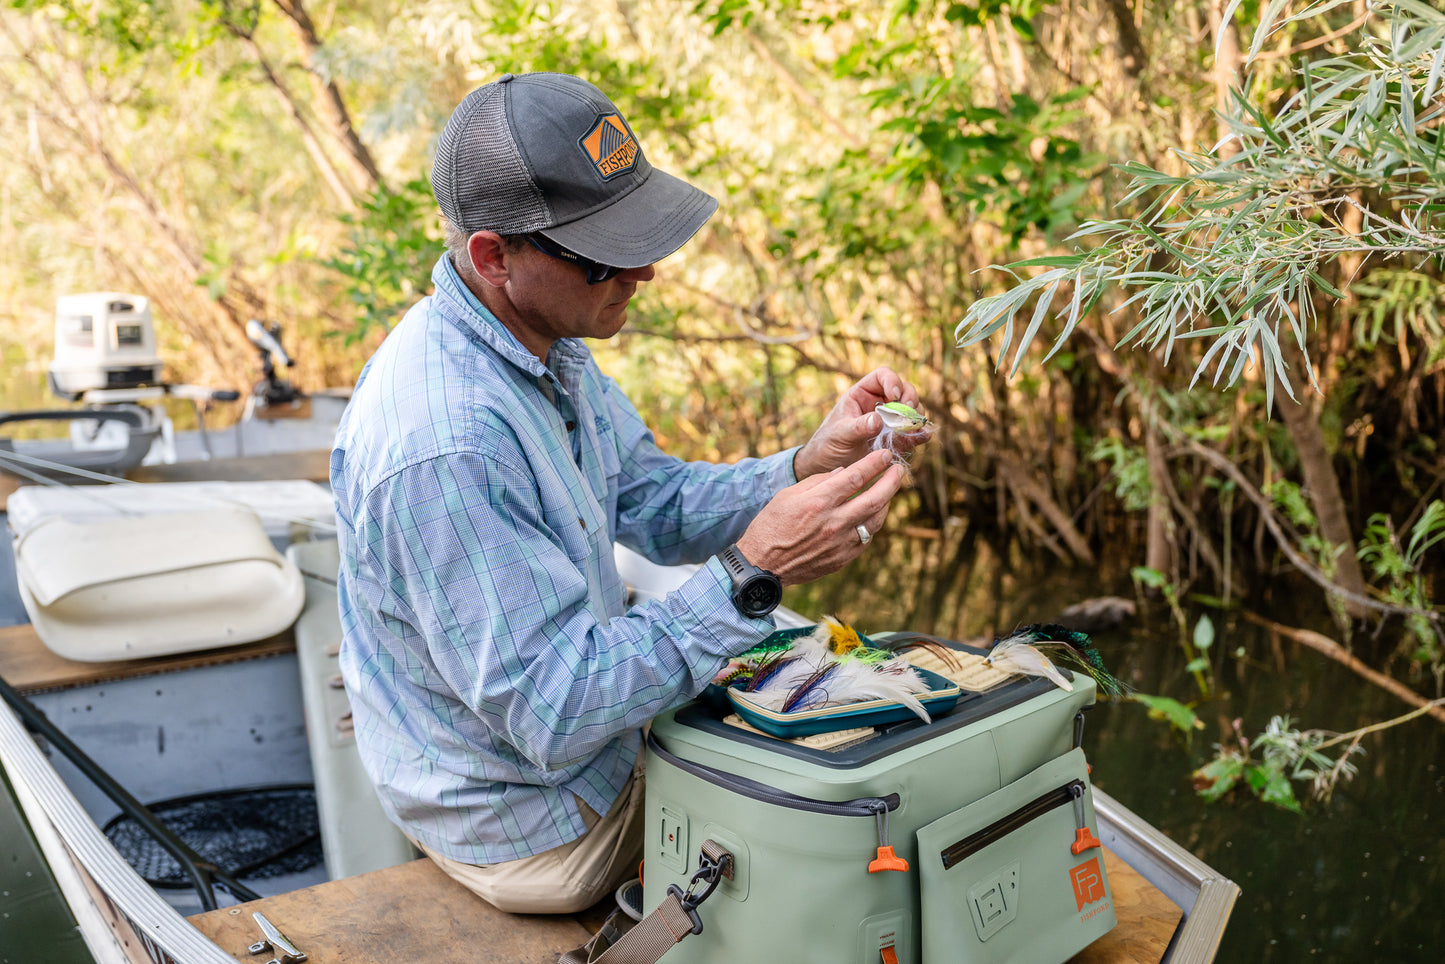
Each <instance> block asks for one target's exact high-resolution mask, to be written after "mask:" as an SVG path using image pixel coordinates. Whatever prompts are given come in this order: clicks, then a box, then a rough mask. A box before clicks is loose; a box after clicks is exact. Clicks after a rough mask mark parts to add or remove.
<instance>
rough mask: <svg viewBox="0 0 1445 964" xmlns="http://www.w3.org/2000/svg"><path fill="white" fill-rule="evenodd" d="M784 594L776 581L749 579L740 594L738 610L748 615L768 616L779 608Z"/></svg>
mask: <svg viewBox="0 0 1445 964" xmlns="http://www.w3.org/2000/svg"><path fill="white" fill-rule="evenodd" d="M782 596H783V593H782V589H781V587H780V586H779V585H778V583H777V582H776V580H773V579H768V578H766V577H761V578H753V579H749V580H748V581H747V582H745V583H743V587H742V589H741V590H740V591H739V592H738V603H739V605H738V608H739V609H741V610H742V611H743V612H744V613H747V614H748V615H758V616H766V615H767V614H768V613H770V612H772V611H773V610H774V609H776V608H777V605H778V602H779V601H780V600H781V599H782Z"/></svg>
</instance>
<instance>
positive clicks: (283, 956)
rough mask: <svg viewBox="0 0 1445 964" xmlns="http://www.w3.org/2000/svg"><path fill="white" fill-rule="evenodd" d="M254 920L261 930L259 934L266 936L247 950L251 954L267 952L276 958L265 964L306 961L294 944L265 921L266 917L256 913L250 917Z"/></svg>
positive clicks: (294, 963) (289, 963)
mask: <svg viewBox="0 0 1445 964" xmlns="http://www.w3.org/2000/svg"><path fill="white" fill-rule="evenodd" d="M251 916H252V917H253V918H255V920H256V926H258V927H260V928H261V933H262V934H265V935H266V936H265V937H263V938H262V939H261V940H259V941H257V942H256V943H254V944H252V945H251V946H250V947H249V948H248V950H249V951H250V952H251V953H252V954H264V953H266V952H267V951H268V950H269V951H271V952H272V953H273V954H275V955H276V956H275V957H273V958H271V960H270V961H268V962H267V964H300V962H301V961H304V960H306V955H305V954H303V953H302V952H301V951H300V950H298V949H297V948H296V945H295V944H292V943H291V941H290V940H289V939H288V938H287V937H286V935H285V934H283V933H281V932H280V931H279V930H277V929H276V925H275V924H273V923H271V922H270V921H268V920H267V919H266V915H265V914H263V913H261V912H260V911H256V912H255V913H254V914H252V915H251Z"/></svg>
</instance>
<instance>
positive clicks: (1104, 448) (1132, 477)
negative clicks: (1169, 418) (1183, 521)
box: [1089, 436, 1162, 579]
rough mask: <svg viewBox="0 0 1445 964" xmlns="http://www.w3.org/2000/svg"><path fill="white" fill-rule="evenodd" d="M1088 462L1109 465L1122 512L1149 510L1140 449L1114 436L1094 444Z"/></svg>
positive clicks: (1146, 464) (1146, 469)
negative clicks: (1125, 510)
mask: <svg viewBox="0 0 1445 964" xmlns="http://www.w3.org/2000/svg"><path fill="white" fill-rule="evenodd" d="M1089 458H1090V459H1091V460H1093V461H1096V462H1105V461H1107V462H1108V463H1109V465H1110V474H1111V475H1112V477H1113V479H1114V494H1115V495H1116V496H1117V497H1118V499H1119V501H1120V503H1122V504H1123V506H1124V508H1125V509H1127V510H1128V511H1130V512H1142V511H1143V510H1145V509H1147V508H1149V504H1150V503H1151V502H1152V501H1153V500H1154V486H1153V484H1152V482H1151V481H1150V479H1149V460H1148V459H1147V458H1146V457H1145V455H1144V452H1143V450H1142V449H1140V448H1137V447H1135V446H1132V445H1129V444H1127V443H1126V442H1125V441H1124V440H1123V439H1121V438H1118V437H1117V436H1108V437H1106V438H1101V439H1099V440H1097V441H1096V442H1094V445H1093V448H1091V449H1090V450H1089ZM1149 571H1150V572H1153V570H1149ZM1156 575H1158V574H1157V573H1156ZM1160 578H1161V579H1162V576H1161V577H1160Z"/></svg>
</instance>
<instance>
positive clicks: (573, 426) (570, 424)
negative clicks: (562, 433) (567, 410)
mask: <svg viewBox="0 0 1445 964" xmlns="http://www.w3.org/2000/svg"><path fill="white" fill-rule="evenodd" d="M576 428H577V423H576V422H568V423H567V431H569V432H571V431H573V430H574V429H576Z"/></svg>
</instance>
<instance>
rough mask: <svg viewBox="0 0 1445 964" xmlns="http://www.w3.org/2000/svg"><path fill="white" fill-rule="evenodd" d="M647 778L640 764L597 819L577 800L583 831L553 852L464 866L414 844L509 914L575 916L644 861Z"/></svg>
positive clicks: (632, 875)
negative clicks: (584, 827)
mask: <svg viewBox="0 0 1445 964" xmlns="http://www.w3.org/2000/svg"><path fill="white" fill-rule="evenodd" d="M645 782H646V781H645V778H644V776H643V773H642V767H641V766H640V765H639V766H638V768H637V769H635V770H633V771H632V776H631V777H629V778H628V780H627V783H626V784H625V785H624V786H623V787H622V792H621V793H620V794H618V796H617V800H616V802H614V803H613V804H612V809H611V811H610V812H609V813H608V814H607V816H606V817H599V816H598V815H597V813H596V812H595V811H594V810H593V809H592V808H591V807H589V806H587V804H585V803H583V802H582V801H581V800H580V799H579V800H577V809H578V810H579V811H581V814H582V822H583V823H585V824H586V825H587V832H586V833H585V834H583V835H582V836H581V837H579V838H577V839H576V840H574V841H572V842H571V843H566V844H563V845H562V846H560V847H558V848H556V849H555V850H548V851H545V852H543V853H540V854H534V855H533V856H531V857H523V858H522V859H521V860H509V861H507V862H505V863H500V864H466V863H462V862H461V861H459V860H453V859H451V858H450V857H446V856H443V855H442V854H439V853H437V852H436V851H434V850H432V849H431V848H430V847H427V846H425V845H424V844H420V843H417V846H418V847H419V848H421V852H422V853H424V854H426V855H427V856H428V857H430V858H431V859H432V860H433V861H434V862H435V863H436V864H437V866H439V867H441V869H442V870H444V871H445V872H446V874H447V876H449V877H451V878H453V879H454V880H457V881H459V882H460V883H461V884H462V885H463V886H464V887H466V888H467V889H468V890H470V891H471V892H472V893H474V894H476V895H477V896H478V897H480V898H482V899H483V900H485V901H487V902H488V903H489V904H491V905H493V906H494V907H496V908H497V909H498V910H504V911H507V912H508V913H512V914H573V913H576V912H577V911H580V910H585V909H587V908H588V907H591V906H592V905H593V904H595V903H597V902H598V901H599V900H601V899H602V898H603V897H606V896H607V895H609V894H611V893H612V892H613V891H614V890H616V889H617V887H618V886H619V885H620V884H622V883H624V882H626V881H628V880H631V879H632V878H634V877H636V876H637V866H638V864H639V862H640V861H641V860H642V822H643V806H642V798H643V796H644V790H645V789H646V788H645ZM413 842H414V843H415V841H413Z"/></svg>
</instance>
